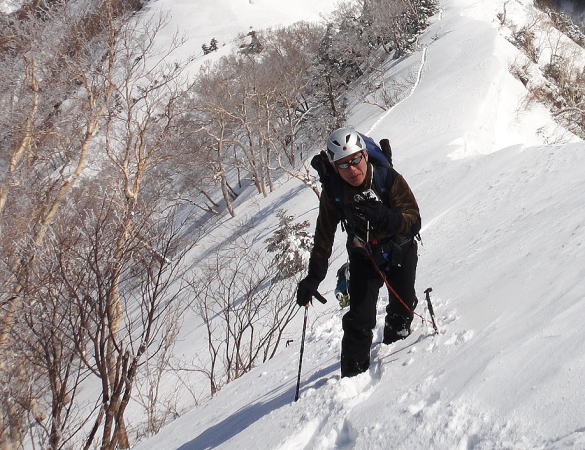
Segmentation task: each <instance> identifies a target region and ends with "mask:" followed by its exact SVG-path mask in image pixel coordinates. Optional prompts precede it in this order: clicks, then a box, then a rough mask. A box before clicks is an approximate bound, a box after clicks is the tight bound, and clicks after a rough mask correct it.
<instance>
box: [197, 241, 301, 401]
mask: <svg viewBox="0 0 585 450" xmlns="http://www.w3.org/2000/svg"><path fill="white" fill-rule="evenodd" d="M275 270H277V269H275V267H274V265H272V264H270V263H269V262H268V261H266V258H265V256H264V257H263V256H261V255H260V254H259V252H256V251H254V250H252V248H251V246H250V245H249V244H247V243H245V242H244V241H240V242H238V243H237V244H235V245H234V246H230V247H229V248H224V249H220V250H218V251H217V253H216V255H215V257H214V258H213V260H212V261H211V262H210V264H209V266H208V267H207V268H206V269H205V270H204V272H203V273H202V274H201V276H200V278H197V279H196V280H194V281H193V282H192V283H191V285H192V287H193V289H194V294H195V295H196V296H197V302H196V305H197V306H196V308H197V312H198V314H199V315H200V317H201V318H202V319H203V322H204V325H205V329H206V330H207V344H208V353H209V359H208V361H207V363H206V364H205V365H204V366H203V367H200V368H199V370H200V371H201V372H202V373H203V374H205V375H206V376H207V378H208V380H209V383H210V392H211V394H212V395H213V394H214V393H216V392H217V391H218V390H219V389H221V387H222V386H223V385H224V384H225V383H229V382H230V381H232V380H234V379H236V378H238V377H240V376H242V375H243V374H244V373H246V372H248V371H250V370H251V369H252V368H253V367H254V366H255V365H256V364H259V363H262V362H265V361H267V360H269V359H271V358H272V357H274V355H275V354H276V351H277V350H278V348H279V346H280V344H281V342H282V339H283V336H284V333H285V329H286V326H287V325H288V324H289V323H290V321H291V320H292V318H293V317H294V315H295V313H296V312H297V311H298V307H296V303H295V302H294V301H293V300H292V297H293V295H294V291H295V288H296V282H295V281H296V280H295V279H292V278H291V279H286V280H278V281H276V279H275V278H276V276H277V273H276V272H275ZM201 287H202V288H201Z"/></svg>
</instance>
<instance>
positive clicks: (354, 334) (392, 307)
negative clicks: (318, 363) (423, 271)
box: [341, 240, 418, 377]
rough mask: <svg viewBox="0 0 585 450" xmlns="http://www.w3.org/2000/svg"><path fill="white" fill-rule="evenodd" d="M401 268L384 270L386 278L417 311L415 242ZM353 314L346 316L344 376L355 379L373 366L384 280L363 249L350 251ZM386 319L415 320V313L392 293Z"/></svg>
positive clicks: (342, 370) (343, 348) (389, 293)
mask: <svg viewBox="0 0 585 450" xmlns="http://www.w3.org/2000/svg"><path fill="white" fill-rule="evenodd" d="M405 250H406V251H405V253H404V257H403V261H402V265H401V267H393V266H391V265H390V264H388V265H387V266H385V267H383V270H384V272H385V274H386V277H387V279H388V281H389V283H390V284H391V285H392V287H393V288H394V289H395V290H396V292H397V293H398V295H400V297H401V298H402V299H403V300H404V301H405V302H406V303H407V304H408V305H409V307H410V308H411V309H414V307H416V304H417V299H416V292H415V288H414V283H415V278H416V265H417V262H418V255H417V244H416V242H415V241H414V240H413V241H412V244H411V245H410V246H409V248H407V249H405ZM349 273H350V274H349V279H350V281H349V297H350V306H349V312H347V313H346V314H345V315H344V316H343V321H342V324H343V339H342V341H341V376H342V377H351V376H354V375H357V374H359V373H361V372H364V371H366V370H367V369H368V367H369V366H370V347H371V345H372V337H373V333H372V330H373V329H374V327H375V326H376V303H377V301H378V293H379V290H380V287H382V285H383V284H384V281H383V280H382V279H381V278H380V275H379V274H378V272H377V271H376V269H375V268H374V267H373V266H372V262H371V260H370V259H369V258H368V256H367V254H365V251H364V250H363V249H358V250H352V249H350V251H349ZM388 298H389V302H388V305H387V307H386V320H394V321H396V317H400V318H403V320H409V322H408V323H409V324H410V320H412V313H411V312H410V311H408V309H406V308H405V307H404V306H403V305H402V303H401V302H400V301H399V300H398V299H397V298H395V297H394V295H393V294H392V293H391V292H390V291H389V292H388Z"/></svg>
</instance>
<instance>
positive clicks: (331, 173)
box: [311, 150, 343, 215]
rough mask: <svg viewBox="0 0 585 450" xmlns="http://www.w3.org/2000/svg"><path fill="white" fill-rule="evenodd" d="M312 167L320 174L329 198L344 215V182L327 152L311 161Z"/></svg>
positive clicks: (322, 184)
mask: <svg viewBox="0 0 585 450" xmlns="http://www.w3.org/2000/svg"><path fill="white" fill-rule="evenodd" d="M311 166H312V167H313V169H315V170H316V171H317V173H318V174H319V181H321V186H322V187H323V189H324V190H325V191H326V192H327V196H328V197H329V198H330V199H331V201H333V203H334V204H335V206H336V207H337V209H338V210H339V212H340V214H341V215H343V214H342V213H343V210H342V205H343V182H342V181H341V178H340V177H339V175H338V174H337V173H335V170H334V169H333V167H331V163H330V162H329V159H328V158H327V154H326V153H325V151H323V150H321V152H320V153H319V154H317V155H315V156H313V159H311Z"/></svg>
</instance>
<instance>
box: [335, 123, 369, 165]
mask: <svg viewBox="0 0 585 450" xmlns="http://www.w3.org/2000/svg"><path fill="white" fill-rule="evenodd" d="M365 149H366V143H365V142H364V140H363V139H362V137H361V136H360V134H359V133H358V132H357V131H355V130H354V129H353V128H349V127H344V128H338V129H337V130H335V131H333V132H332V133H331V134H330V135H329V138H328V139H327V156H329V161H331V162H332V163H333V162H335V161H338V160H340V159H341V158H345V157H346V156H349V155H353V154H354V153H357V152H361V151H362V150H365Z"/></svg>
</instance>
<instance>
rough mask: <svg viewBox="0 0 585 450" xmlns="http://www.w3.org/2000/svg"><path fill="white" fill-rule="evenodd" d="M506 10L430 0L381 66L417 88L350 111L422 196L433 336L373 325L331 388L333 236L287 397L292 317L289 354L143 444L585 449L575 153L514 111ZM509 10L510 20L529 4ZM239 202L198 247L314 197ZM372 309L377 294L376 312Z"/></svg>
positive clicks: (281, 193) (580, 217)
mask: <svg viewBox="0 0 585 450" xmlns="http://www.w3.org/2000/svg"><path fill="white" fill-rule="evenodd" d="M224 1H227V0H224ZM242 2H243V0H242ZM165 3H166V4H169V3H170V2H169V1H167V0H161V1H160V4H161V5H162V4H165ZM175 3H176V6H177V8H180V5H184V6H185V7H187V6H186V5H188V2H175ZM253 3H258V4H259V3H260V2H259V1H256V0H255V1H254V2H253ZM503 3H504V2H503V0H497V1H492V0H484V1H477V0H443V1H441V13H440V14H438V15H437V16H436V17H435V18H434V23H433V24H432V25H431V27H430V28H429V29H428V30H427V31H426V32H425V33H424V35H423V36H421V38H420V40H419V47H420V49H419V50H418V51H417V52H415V53H414V54H412V55H411V56H410V57H408V58H406V59H405V60H403V61H401V62H400V63H399V64H396V65H393V66H392V67H391V68H390V69H389V75H392V76H403V75H404V74H406V73H409V72H413V71H414V72H415V73H417V74H418V77H417V83H416V85H415V86H413V90H412V92H411V93H409V95H408V96H407V97H406V98H405V99H404V100H403V101H402V102H401V103H400V104H398V105H397V106H395V107H394V108H393V109H391V110H390V111H388V112H386V113H381V110H380V109H377V108H375V107H373V106H368V105H360V104H358V103H355V104H354V105H353V106H352V110H351V116H350V120H349V121H348V122H349V123H351V124H353V125H354V126H356V127H357V128H358V129H359V130H362V131H368V132H369V134H371V135H372V136H373V137H375V138H377V139H380V138H382V137H389V138H390V139H391V142H392V147H393V150H394V155H395V167H396V168H397V170H398V171H399V172H401V173H402V174H403V175H404V176H405V178H406V179H407V181H408V182H409V184H410V186H411V187H412V189H413V191H414V193H415V195H416V196H417V199H418V201H419V204H420V208H421V213H422V218H423V229H422V233H421V234H422V236H423V246H421V247H420V251H419V253H420V259H419V270H418V281H417V290H418V293H419V300H421V301H420V302H419V305H420V306H419V308H418V312H419V313H421V314H427V312H426V309H425V307H424V302H423V301H422V300H423V298H424V295H423V290H424V289H425V288H426V287H428V286H432V287H433V292H432V294H431V296H432V298H433V300H434V305H435V311H436V313H437V316H438V325H439V328H440V330H441V332H440V334H439V335H433V334H432V329H430V328H429V327H428V326H427V325H426V324H423V323H421V321H420V320H418V319H415V322H414V332H413V334H412V335H411V336H410V337H409V338H408V339H407V340H405V341H402V342H399V343H396V344H393V345H391V346H384V345H381V344H379V341H380V340H381V328H380V327H378V328H377V329H376V331H375V334H374V341H375V342H377V344H375V345H374V346H373V349H372V367H371V368H370V370H369V371H368V372H366V373H364V374H362V375H360V376H358V377H355V378H352V379H343V380H341V379H340V378H339V370H338V364H339V362H338V359H339V348H340V342H341V316H342V314H343V311H341V310H339V307H338V306H337V305H336V302H335V300H334V298H333V295H332V292H333V288H334V275H335V271H336V269H337V268H338V267H339V266H340V265H341V264H342V262H343V261H344V251H343V246H344V239H343V237H342V235H341V233H339V235H338V238H337V240H336V249H335V251H334V255H333V257H332V260H331V261H330V271H329V274H328V277H327V279H326V280H325V282H324V283H323V285H322V291H323V292H324V293H325V294H326V295H327V296H328V297H329V299H330V301H329V303H328V305H326V306H323V305H321V304H318V303H317V304H316V305H315V306H313V307H311V308H310V309H309V315H310V329H309V330H308V335H307V342H306V345H305V358H304V361H303V373H302V385H301V397H300V399H299V401H298V402H296V403H293V402H292V400H293V397H294V389H295V382H296V373H297V367H298V355H299V345H300V342H299V338H300V331H301V320H302V317H300V315H298V316H297V318H296V319H297V320H296V321H295V323H294V324H293V325H292V326H291V328H290V329H289V334H290V336H292V337H294V338H295V342H294V343H293V345H291V346H289V347H286V348H283V349H282V350H281V352H280V353H279V354H278V355H277V356H276V357H275V358H274V359H273V360H271V361H269V362H268V363H266V364H264V365H262V366H260V367H257V368H256V369H254V370H253V371H252V372H250V373H248V374H246V375H245V376H243V377H242V378H240V379H238V380H236V381H234V382H232V383H231V384H229V385H227V386H225V387H224V388H223V389H222V390H221V391H220V392H219V393H218V394H217V395H216V396H215V397H214V398H212V399H210V400H208V401H206V402H204V403H202V404H201V405H199V406H198V407H196V408H194V409H193V410H192V411H190V412H188V413H186V414H185V415H183V416H182V417H180V418H178V419H177V420H175V421H174V422H172V423H170V424H169V425H167V426H166V427H165V428H164V429H163V430H162V431H161V432H160V433H159V434H158V435H156V436H154V437H153V438H151V439H149V440H147V441H145V442H143V443H142V444H141V445H139V446H138V448H152V449H155V448H156V449H171V448H182V449H203V448H225V449H238V450H239V449H253V448H258V449H268V448H270V449H273V448H275V449H276V448H278V449H297V448H298V449H301V448H314V449H332V448H362V449H372V448H376V449H382V448H383V449H386V448H401V449H402V448H403V449H414V448H416V449H428V448H436V449H451V448H461V449H464V448H514V449H517V448H527V449H528V448H555V449H556V448H571V449H573V448H585V390H584V388H583V381H584V380H583V373H584V370H585V352H584V351H583V342H584V341H585V329H584V328H583V326H582V318H583V317H585V302H583V300H584V297H585V281H584V280H585V267H584V265H583V262H582V261H583V257H582V252H583V250H584V246H585V225H584V223H585V208H584V207H583V206H584V205H583V194H582V192H581V189H582V188H583V181H584V179H585V144H583V143H582V142H581V141H580V140H579V139H577V138H575V137H574V136H572V135H571V134H569V133H567V132H566V131H564V130H562V129H560V128H559V127H558V126H557V125H556V124H555V123H554V122H553V121H552V120H551V118H550V114H549V113H548V112H547V111H546V110H545V108H544V107H542V106H533V107H532V108H531V109H530V110H528V111H526V110H523V109H522V108H521V104H522V100H523V97H524V95H525V94H526V91H525V90H524V87H523V86H522V84H521V83H520V82H519V81H518V80H516V79H515V78H513V77H512V75H510V73H509V72H508V66H509V64H510V63H511V62H512V61H513V60H514V58H516V55H517V51H516V49H515V48H514V47H512V46H511V44H509V43H508V42H507V41H506V40H505V39H504V37H503V36H504V35H505V33H506V31H505V29H504V28H502V27H500V26H499V23H498V22H497V20H496V13H497V12H498V11H501V9H502V4H503ZM508 3H509V5H508V15H509V17H510V19H512V20H518V21H521V20H523V19H525V17H527V15H528V14H529V12H530V10H531V9H532V7H531V6H530V4H531V3H532V2H531V1H530V0H516V1H515V2H508ZM231 4H233V5H235V4H236V2H235V1H234V2H231ZM307 5H309V6H310V4H309V3H308V2H304V3H302V5H301V6H299V7H298V11H299V17H302V12H303V8H308V7H309V6H307ZM315 9H318V8H315ZM176 11H177V12H178V13H179V14H180V15H183V16H186V15H185V14H184V11H182V10H180V9H177V10H176ZM310 11H313V10H312V9H311V10H310ZM197 39H199V40H200V37H197ZM551 142H554V144H551ZM248 197H249V200H247V201H246V202H245V203H244V202H241V203H240V204H239V205H238V212H239V216H238V217H237V218H236V219H231V220H227V219H226V220H225V222H224V225H223V226H222V227H220V228H218V229H217V230H215V231H214V232H212V233H210V235H209V237H208V242H207V243H202V247H200V248H204V247H205V245H208V246H211V245H213V243H214V242H222V241H226V240H229V239H230V233H233V232H234V229H236V228H237V225H238V224H240V223H242V221H244V220H250V221H251V222H252V223H255V224H256V226H257V228H256V231H257V230H259V229H264V230H270V229H273V228H274V226H275V224H276V221H277V219H276V217H275V215H274V211H275V210H276V208H277V207H285V208H287V210H288V212H289V213H291V214H295V215H296V216H297V217H299V218H302V219H305V218H309V219H310V220H311V222H312V223H314V220H315V218H316V212H317V211H316V206H317V199H316V197H315V195H314V194H313V193H312V192H311V191H310V190H309V189H307V188H302V187H300V186H299V183H298V182H297V181H296V180H288V181H283V182H282V184H281V186H280V188H279V190H278V191H277V192H275V193H273V194H271V195H270V196H269V197H268V198H266V199H261V198H259V197H256V196H253V195H250V196H248ZM198 251H201V250H198ZM193 258H194V260H195V259H196V258H197V255H195V254H194V255H193ZM384 306H385V295H384V294H382V295H381V300H380V302H379V304H378V308H379V313H380V315H379V319H381V318H382V316H383V312H384ZM187 323H188V322H187ZM185 326H186V327H187V331H186V332H185V333H183V336H182V339H183V340H182V342H181V343H180V344H179V345H178V347H177V353H178V354H182V355H184V357H185V358H187V357H188V356H189V355H193V354H196V353H197V352H198V351H203V350H202V348H203V347H204V345H205V343H204V341H203V334H202V333H201V330H197V328H196V327H193V328H189V325H185Z"/></svg>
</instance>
